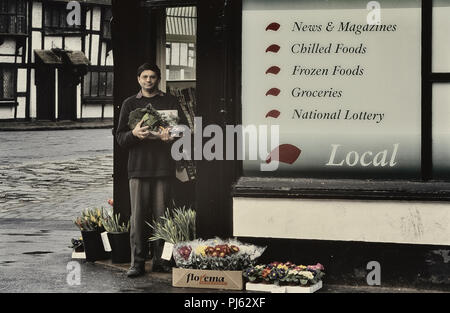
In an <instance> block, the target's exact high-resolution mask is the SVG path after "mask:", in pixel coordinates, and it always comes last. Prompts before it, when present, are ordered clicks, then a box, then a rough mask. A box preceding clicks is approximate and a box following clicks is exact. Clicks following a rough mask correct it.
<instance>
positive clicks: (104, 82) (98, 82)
mask: <svg viewBox="0 0 450 313" xmlns="http://www.w3.org/2000/svg"><path fill="white" fill-rule="evenodd" d="M113 86H114V73H113V71H112V70H101V71H90V72H88V73H87V74H86V76H84V85H83V96H84V98H91V99H92V98H99V99H100V98H102V99H108V98H112V96H113Z"/></svg>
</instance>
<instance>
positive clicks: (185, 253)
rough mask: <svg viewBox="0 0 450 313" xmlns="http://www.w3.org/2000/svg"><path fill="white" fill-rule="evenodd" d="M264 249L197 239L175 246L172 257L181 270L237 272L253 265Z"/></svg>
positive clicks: (221, 241)
mask: <svg viewBox="0 0 450 313" xmlns="http://www.w3.org/2000/svg"><path fill="white" fill-rule="evenodd" d="M265 249H266V248H265V247H257V246H254V245H250V244H244V243H241V242H239V241H237V240H227V241H224V240H221V239H218V238H216V239H211V240H207V241H204V240H200V239H198V240H194V241H189V242H181V243H179V244H177V245H175V248H174V251H173V257H174V259H175V262H176V264H177V266H178V267H181V268H192V269H202V270H222V271H225V270H228V271H239V270H243V269H245V268H248V267H250V266H252V265H254V264H255V261H256V259H257V258H258V257H260V256H261V254H262V253H263V252H264V250H265Z"/></svg>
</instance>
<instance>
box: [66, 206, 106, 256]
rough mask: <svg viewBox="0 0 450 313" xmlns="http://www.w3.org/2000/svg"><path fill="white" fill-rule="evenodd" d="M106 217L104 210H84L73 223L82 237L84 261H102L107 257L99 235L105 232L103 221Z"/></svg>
mask: <svg viewBox="0 0 450 313" xmlns="http://www.w3.org/2000/svg"><path fill="white" fill-rule="evenodd" d="M106 217H107V215H106V214H105V212H104V209H103V208H101V209H98V208H97V209H86V210H84V211H83V212H82V213H81V216H79V217H77V219H76V220H75V221H74V223H75V225H76V226H78V228H79V229H80V231H81V236H82V237H83V243H84V250H85V253H86V261H88V262H94V261H97V260H104V259H107V258H108V257H109V255H108V253H107V252H106V251H105V248H104V247H103V241H102V237H101V233H102V232H104V231H105V228H104V227H103V220H105V218H106Z"/></svg>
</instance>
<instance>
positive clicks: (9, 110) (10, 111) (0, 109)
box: [0, 107, 14, 119]
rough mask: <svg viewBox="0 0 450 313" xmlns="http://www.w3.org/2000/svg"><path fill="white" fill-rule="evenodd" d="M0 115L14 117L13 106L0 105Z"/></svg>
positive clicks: (4, 117) (5, 117)
mask: <svg viewBox="0 0 450 313" xmlns="http://www.w3.org/2000/svg"><path fill="white" fill-rule="evenodd" d="M0 117H1V118H2V119H10V118H14V108H9V107H7V108H4V107H0Z"/></svg>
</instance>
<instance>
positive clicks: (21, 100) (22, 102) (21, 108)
mask: <svg viewBox="0 0 450 313" xmlns="http://www.w3.org/2000/svg"><path fill="white" fill-rule="evenodd" d="M26 102H27V100H26V98H25V97H18V98H17V103H18V104H19V105H18V106H17V118H25V106H26Z"/></svg>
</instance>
